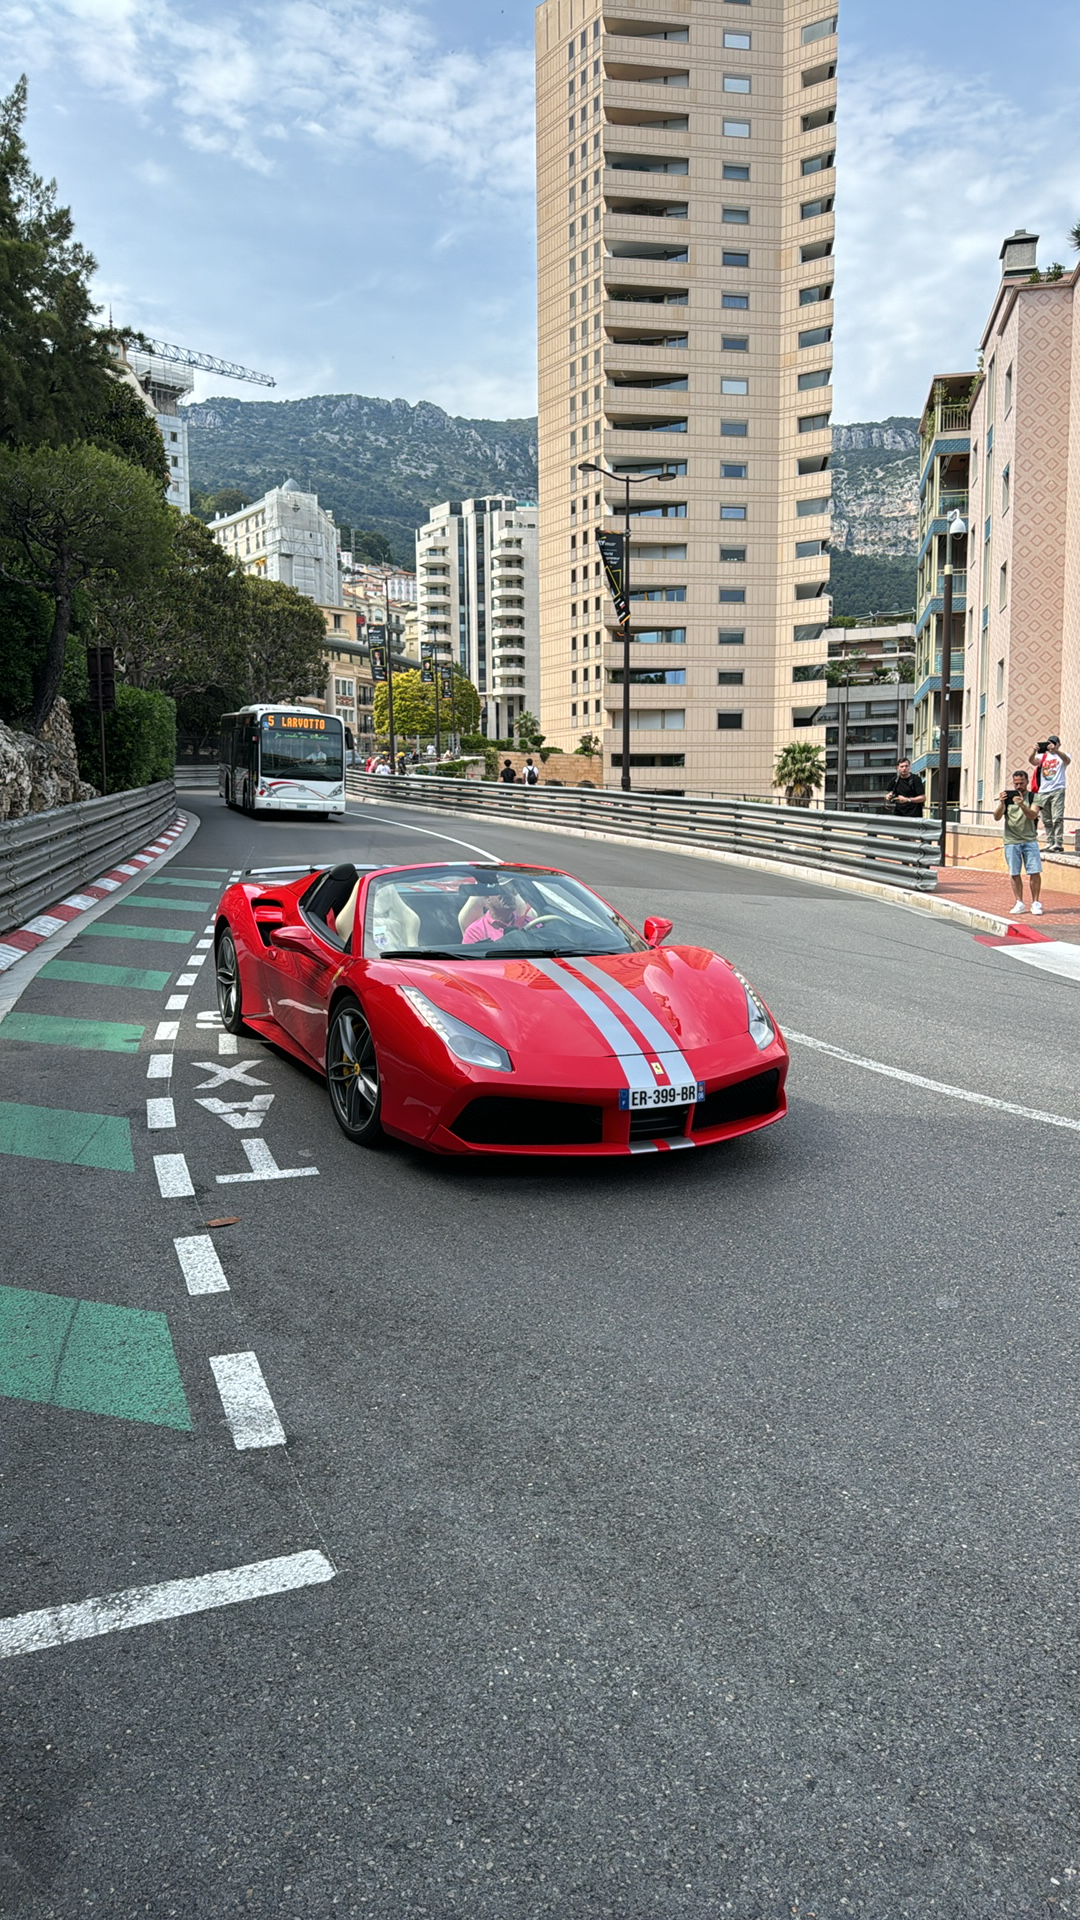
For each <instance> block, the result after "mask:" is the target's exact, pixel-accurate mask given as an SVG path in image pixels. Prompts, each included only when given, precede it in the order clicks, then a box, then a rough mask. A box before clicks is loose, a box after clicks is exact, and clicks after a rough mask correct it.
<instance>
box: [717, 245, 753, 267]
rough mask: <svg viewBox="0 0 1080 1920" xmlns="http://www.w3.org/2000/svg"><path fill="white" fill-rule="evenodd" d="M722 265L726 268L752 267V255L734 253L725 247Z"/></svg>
mask: <svg viewBox="0 0 1080 1920" xmlns="http://www.w3.org/2000/svg"><path fill="white" fill-rule="evenodd" d="M721 264H722V265H723V266H725V267H748V266H749V265H750V255H749V254H748V253H732V251H731V250H730V248H728V247H725V248H724V251H723V254H722V255H721Z"/></svg>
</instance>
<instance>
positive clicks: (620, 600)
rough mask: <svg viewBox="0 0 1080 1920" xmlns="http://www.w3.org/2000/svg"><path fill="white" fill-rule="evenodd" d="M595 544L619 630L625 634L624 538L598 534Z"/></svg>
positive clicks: (627, 615) (627, 624) (627, 607)
mask: <svg viewBox="0 0 1080 1920" xmlns="http://www.w3.org/2000/svg"><path fill="white" fill-rule="evenodd" d="M596 544H597V546H598V547H599V549H600V558H601V560H602V561H603V563H604V572H605V573H606V575H607V583H608V586H609V588H610V589H611V598H612V600H613V602H614V605H615V612H616V615H617V616H618V621H619V630H620V632H621V633H627V632H628V631H629V628H630V602H629V600H628V599H627V595H626V536H625V534H622V533H598V534H597V535H596Z"/></svg>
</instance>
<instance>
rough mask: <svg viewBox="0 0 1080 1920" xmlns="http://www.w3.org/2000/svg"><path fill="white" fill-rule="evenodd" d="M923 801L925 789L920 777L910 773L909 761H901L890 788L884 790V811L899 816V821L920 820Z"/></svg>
mask: <svg viewBox="0 0 1080 1920" xmlns="http://www.w3.org/2000/svg"><path fill="white" fill-rule="evenodd" d="M925 800H926V788H925V787H924V785H923V783H922V779H921V776H920V775H919V774H917V773H912V771H911V761H910V760H907V759H904V760H901V761H900V762H899V764H898V765H897V769H896V773H895V775H894V776H893V783H892V786H891V787H887V788H886V790H885V808H886V811H887V812H888V813H897V814H899V816H900V818H901V820H921V819H922V817H923V805H924V803H925Z"/></svg>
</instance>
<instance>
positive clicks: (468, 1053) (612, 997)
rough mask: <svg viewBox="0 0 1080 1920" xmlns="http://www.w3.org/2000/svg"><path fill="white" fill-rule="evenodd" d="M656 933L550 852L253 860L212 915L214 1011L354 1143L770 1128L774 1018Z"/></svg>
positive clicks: (638, 1141) (631, 1149) (784, 1060)
mask: <svg viewBox="0 0 1080 1920" xmlns="http://www.w3.org/2000/svg"><path fill="white" fill-rule="evenodd" d="M670 931H671V922H670V921H668V920H659V919H655V920H646V922H645V933H644V937H642V935H641V934H639V933H637V932H636V931H635V929H634V928H633V927H632V926H630V925H629V923H628V922H627V921H626V920H624V919H623V917H622V915H621V914H619V913H616V912H615V910H614V908H613V907H609V906H608V905H607V904H606V903H605V902H604V901H603V900H601V899H600V898H599V896H598V895H597V894H595V893H592V892H591V891H590V889H589V888H588V887H585V886H583V885H582V884H581V882H580V881H579V880H574V879H572V878H571V877H570V875H569V874H566V873H559V872H558V871H556V870H554V869H552V868H550V867H530V866H505V865H498V864H494V863H493V864H491V865H488V864H485V863H483V862H478V863H460V864H459V863H454V864H450V865H443V866H421V867H377V868H370V869H363V870H358V869H357V868H356V867H354V866H348V865H346V866H336V867H330V868H320V869H319V870H318V871H316V872H312V871H310V869H308V870H305V871H304V872H303V873H298V872H297V870H296V869H295V868H291V869H287V870H285V871H281V872H265V871H264V872H262V873H257V872H252V873H250V874H247V875H245V876H244V878H243V879H242V880H240V881H239V882H237V883H236V885H234V886H231V887H230V888H229V889H228V891H227V892H226V893H225V895H224V897H223V898H222V901H221V905H220V907H219V908H218V913H217V928H216V939H215V958H216V965H217V990H218V1005H219V1007H220V1009H221V1017H222V1020H223V1021H224V1023H225V1026H226V1027H227V1028H228V1029H229V1031H230V1032H231V1033H239V1032H240V1031H241V1030H242V1029H243V1028H245V1027H247V1028H250V1029H251V1030H252V1031H253V1032H255V1033H257V1034H260V1035H261V1036H262V1037H263V1038H264V1039H266V1040H272V1041H274V1042H275V1043H276V1044H277V1045H278V1046H280V1047H284V1048H286V1049H287V1050H288V1052H290V1053H292V1054H294V1055H295V1056H296V1057H297V1059H300V1060H303V1061H304V1062H305V1063H306V1064H307V1065H309V1066H315V1067H317V1068H318V1069H319V1071H320V1072H321V1073H323V1074H325V1076H326V1080H327V1083H328V1086H329V1090H330V1101H331V1105H332V1106H333V1109H334V1116H335V1118H336V1120H337V1122H338V1125H339V1126H340V1127H341V1128H342V1130H343V1131H344V1132H345V1133H346V1134H347V1135H348V1137H349V1139H350V1140H355V1141H358V1142H360V1144H361V1145H363V1146H373V1145H374V1144H375V1143H376V1142H377V1141H378V1140H379V1139H380V1138H381V1137H382V1136H383V1135H384V1134H392V1135H393V1136H394V1137H395V1138H396V1139H399V1140H408V1141H411V1142H413V1143H414V1144H415V1145H417V1146H423V1147H427V1148H430V1149H432V1150H434V1151H436V1152H439V1153H488V1154H492V1153H544V1154H576V1155H589V1154H627V1153H660V1152H669V1151H671V1150H672V1149H674V1148H679V1147H695V1146H706V1145H711V1144H712V1143H713V1142H714V1141H719V1140H730V1139H732V1138H733V1137H735V1136H736V1135H738V1134H742V1133H752V1132H753V1131H755V1130H756V1129H757V1128H759V1127H767V1126H771V1125H772V1123H773V1121H775V1120H780V1119H782V1118H783V1116H784V1114H785V1113H786V1111H787V1103H786V1101H785V1098H784V1081H785V1078H786V1075H787V1067H788V1053H787V1048H786V1046H785V1045H784V1042H783V1039H782V1038H781V1035H780V1033H779V1031H778V1029H777V1027H776V1023H775V1021H774V1020H773V1018H772V1015H771V1014H770V1013H769V1011H768V1008H767V1007H766V1006H765V1004H764V1002H763V1001H762V1000H761V999H760V998H759V997H758V995H757V994H756V993H755V992H754V989H753V987H751V986H750V984H749V982H748V981H746V980H744V979H743V977H742V975H741V974H740V973H738V972H737V971H736V970H735V968H734V967H733V966H732V965H731V964H730V962H729V961H727V960H722V959H721V958H720V957H719V955H717V954H715V953H710V952H709V951H708V950H707V949H705V948H703V947H665V946H663V945H662V942H663V941H664V939H665V938H666V936H667V935H668V934H669V933H670Z"/></svg>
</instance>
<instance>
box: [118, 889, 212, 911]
mask: <svg viewBox="0 0 1080 1920" xmlns="http://www.w3.org/2000/svg"><path fill="white" fill-rule="evenodd" d="M124 905H125V907H134V908H135V910H136V912H137V913H142V912H143V910H144V908H145V910H146V912H147V913H205V912H206V901H205V900H157V899H155V897H154V895H153V894H152V893H144V892H143V890H142V888H141V887H136V888H135V891H134V892H133V893H129V894H127V895H126V896H125V899H124Z"/></svg>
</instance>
